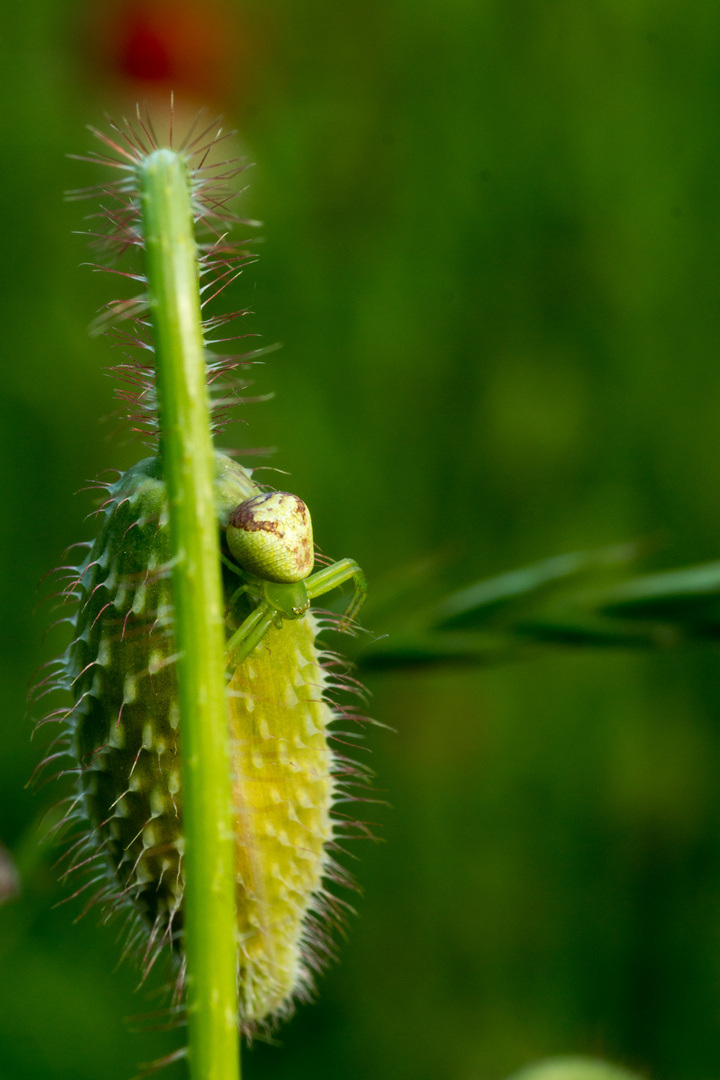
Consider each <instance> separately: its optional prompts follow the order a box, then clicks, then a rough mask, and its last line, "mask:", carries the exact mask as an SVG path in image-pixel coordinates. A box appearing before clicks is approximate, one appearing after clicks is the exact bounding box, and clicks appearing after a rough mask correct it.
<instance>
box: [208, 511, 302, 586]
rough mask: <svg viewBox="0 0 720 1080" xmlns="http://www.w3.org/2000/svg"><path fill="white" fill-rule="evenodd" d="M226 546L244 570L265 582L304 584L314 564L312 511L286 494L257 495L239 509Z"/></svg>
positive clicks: (231, 517)
mask: <svg viewBox="0 0 720 1080" xmlns="http://www.w3.org/2000/svg"><path fill="white" fill-rule="evenodd" d="M227 542H228V547H229V548H230V551H231V552H232V555H233V558H234V559H235V560H236V562H237V563H238V564H239V565H240V566H241V567H242V568H243V570H247V571H248V572H249V573H251V574H254V575H255V576H256V577H259V578H263V580H265V581H275V582H278V583H288V584H289V583H291V582H293V581H303V580H304V579H305V578H306V577H308V575H309V574H310V573H311V571H312V568H313V563H314V561H315V556H314V553H313V534H312V522H311V520H310V511H309V510H308V508H307V506H306V505H305V503H304V502H303V501H302V499H299V498H298V497H297V495H291V494H290V493H289V492H287V491H271V492H267V493H266V494H264V495H256V496H254V497H253V498H251V499H245V501H244V502H241V503H240V504H239V506H236V508H235V509H234V511H233V512H232V514H231V515H230V521H229V523H228V527H227Z"/></svg>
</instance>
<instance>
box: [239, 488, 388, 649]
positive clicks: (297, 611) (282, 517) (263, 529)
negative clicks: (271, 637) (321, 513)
mask: <svg viewBox="0 0 720 1080" xmlns="http://www.w3.org/2000/svg"><path fill="white" fill-rule="evenodd" d="M226 536H227V542H228V547H229V548H230V553H231V554H232V556H233V559H234V560H235V562H231V561H230V560H229V559H226V558H223V563H224V564H225V565H226V566H227V567H228V568H229V569H230V570H232V571H233V573H235V574H237V575H238V576H239V577H240V579H241V581H242V584H241V585H240V587H239V588H238V589H236V591H235V592H234V593H233V595H232V597H231V599H230V605H229V606H230V607H232V605H233V603H234V602H235V600H236V599H237V598H238V597H239V596H241V595H242V594H246V595H247V596H248V597H249V599H250V600H252V601H255V602H256V604H257V606H256V607H255V608H254V609H253V611H251V613H250V614H249V615H248V616H247V618H246V619H245V620H244V621H243V622H242V624H241V625H240V626H239V627H238V629H237V630H236V631H235V633H234V634H233V635H232V637H231V638H230V640H229V641H228V643H227V646H226V652H225V656H226V661H227V663H228V665H230V664H232V665H235V664H241V663H242V662H243V660H246V659H247V657H248V656H250V654H251V653H252V652H253V650H254V649H255V648H256V647H257V646H258V645H259V644H260V642H261V641H262V639H263V638H264V636H265V634H266V633H267V632H268V630H269V629H270V627H271V626H276V627H278V628H279V627H281V626H282V623H283V619H301V618H302V617H303V615H304V614H305V612H306V611H307V610H308V608H309V607H310V602H311V601H312V600H315V599H316V597H318V596H322V595H323V594H324V593H327V592H330V590H331V589H334V588H336V587H337V586H339V585H343V584H344V583H345V582H346V581H350V580H352V582H353V586H354V589H353V596H352V600H351V601H350V604H349V606H348V608H347V610H346V612H345V614H344V615H343V618H342V622H341V624H340V627H339V629H342V628H343V627H344V626H346V625H347V624H348V623H349V622H350V621H351V619H353V618H354V617H355V615H357V613H358V611H359V610H360V608H361V607H362V605H363V603H364V601H365V597H366V595H367V586H366V584H365V575H364V574H363V572H362V570H361V569H360V567H359V566H358V564H357V563H356V562H355V561H354V560H353V559H341V560H340V561H339V562H335V563H332V565H331V566H326V567H324V568H323V569H322V570H318V572H317V573H316V574H311V573H310V571H311V570H312V568H313V564H314V561H315V555H314V550H313V536H312V522H311V521H310V512H309V510H308V508H307V506H306V505H305V503H304V502H303V501H302V499H299V498H298V497H297V495H291V494H290V493H289V492H287V491H273V492H268V493H267V494H264V495H255V496H253V497H252V498H250V499H245V501H244V502H241V503H240V504H239V506H237V507H236V508H235V509H234V510H233V512H232V514H231V515H230V521H229V522H228V526H227V530H226Z"/></svg>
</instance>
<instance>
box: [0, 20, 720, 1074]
mask: <svg viewBox="0 0 720 1080" xmlns="http://www.w3.org/2000/svg"><path fill="white" fill-rule="evenodd" d="M1 24H2V26H1V30H0V92H1V95H2V102H3V107H2V110H0V131H1V133H2V137H1V139H0V148H1V152H2V158H3V169H2V173H1V174H0V190H1V191H2V203H1V206H2V210H1V211H0V213H1V214H2V243H3V251H2V259H1V260H0V312H1V322H0V325H2V327H3V334H2V346H1V348H2V365H3V368H2V370H3V378H2V380H0V479H1V481H2V507H3V512H2V515H1V516H0V545H1V548H0V551H1V559H2V566H3V568H4V572H3V574H2V579H1V580H0V597H1V599H0V610H2V613H3V617H2V622H1V624H0V633H1V634H2V649H1V650H0V652H1V656H0V665H2V685H3V691H4V701H5V707H4V709H3V714H2V718H1V719H0V724H2V728H1V732H2V751H1V752H0V840H2V841H3V842H4V843H5V844H6V845H7V846H8V847H9V848H10V849H11V850H12V851H14V852H15V853H16V855H17V856H18V859H19V860H20V862H21V864H22V866H23V867H24V868H26V869H27V870H28V881H27V884H26V888H25V893H24V896H23V897H22V898H21V899H20V900H18V901H15V902H13V903H11V904H7V905H6V906H5V907H4V908H2V909H0V1080H25V1078H32V1080H40V1078H42V1080H100V1078H102V1080H128V1078H129V1077H130V1076H131V1075H133V1074H134V1072H135V1071H136V1066H137V1064H138V1062H139V1061H149V1060H152V1059H153V1058H154V1057H158V1056H160V1055H161V1054H163V1053H167V1052H169V1051H170V1050H172V1049H173V1048H174V1047H175V1046H177V1045H178V1043H179V1038H180V1036H179V1035H178V1033H177V1032H174V1033H170V1034H166V1033H163V1032H149V1033H148V1032H145V1033H141V1034H128V1024H127V1022H126V1019H125V1018H126V1017H127V1016H128V1015H131V1014H143V1013H146V1012H147V1011H148V1010H150V1009H152V1008H154V1007H156V1006H159V1004H160V1003H161V1002H160V999H158V998H154V999H153V998H149V997H148V987H145V988H143V989H142V990H141V991H139V992H138V993H137V994H135V995H133V992H132V991H133V988H134V986H135V985H136V983H137V973H136V972H135V971H134V970H133V968H132V966H131V965H130V964H128V963H126V964H123V965H121V966H120V967H119V968H118V969H117V970H115V968H116V963H117V960H118V957H119V955H120V946H119V945H118V942H117V938H118V935H119V930H120V928H119V926H118V925H117V924H115V925H113V926H110V927H107V926H101V925H98V923H99V917H98V914H97V912H92V913H90V914H89V915H87V916H86V917H85V918H84V919H82V920H81V921H80V922H78V923H75V922H74V921H73V920H74V919H75V918H76V917H77V916H78V915H79V914H80V912H81V911H82V907H83V903H82V898H79V899H77V900H75V901H71V902H68V903H66V904H64V905H63V906H61V907H60V908H54V907H53V905H55V904H57V903H58V901H59V900H61V899H62V897H63V896H65V895H67V891H68V890H65V891H63V890H62V889H61V888H60V887H59V886H58V885H57V882H56V873H55V872H54V871H53V870H52V869H51V868H50V864H51V863H52V861H53V859H54V857H55V854H54V853H53V852H52V851H46V852H45V853H44V855H43V861H42V862H40V863H39V864H38V863H37V856H36V855H35V854H34V852H35V831H34V823H35V822H36V820H37V818H38V815H39V814H40V813H41V812H42V810H43V809H44V808H45V807H47V806H49V805H51V804H52V803H53V802H54V801H55V799H56V798H57V797H58V793H57V792H56V790H55V788H54V786H53V785H50V786H49V787H48V786H46V787H44V788H41V789H40V790H39V791H38V792H36V793H32V792H31V791H29V790H27V789H26V788H25V787H24V785H25V783H26V781H27V778H28V777H29V775H30V774H31V772H32V770H33V767H34V765H35V764H36V762H37V760H38V759H39V757H40V756H41V748H40V746H39V745H38V744H36V743H33V744H31V742H30V732H31V730H32V723H31V720H30V719H29V718H28V717H26V716H25V715H24V714H25V704H24V699H25V693H26V687H27V683H28V681H29V679H30V676H31V673H32V671H33V670H34V669H35V668H36V667H37V666H38V665H39V664H41V663H42V662H43V661H44V660H46V659H48V658H49V657H50V656H52V655H53V654H54V652H56V651H57V650H58V649H60V648H61V647H62V645H63V639H62V633H61V632H59V631H52V632H51V634H50V635H49V636H48V637H47V639H44V637H43V634H44V631H45V628H46V627H47V625H48V623H49V622H50V621H51V618H50V615H49V613H48V612H47V610H46V608H42V609H41V610H40V612H39V614H33V605H34V603H35V600H36V597H35V593H34V590H35V586H36V583H37V582H38V580H39V579H40V578H41V576H42V575H43V574H44V573H46V572H47V571H48V570H49V569H50V568H52V567H53V566H55V565H57V564H58V563H59V562H60V560H61V557H62V552H63V550H64V549H65V548H66V547H67V545H69V544H71V543H73V542H74V541H76V540H82V539H85V538H87V537H88V536H90V535H91V530H92V523H90V522H85V521H84V517H85V515H86V514H87V513H88V512H89V511H90V510H91V509H92V507H93V497H92V495H90V494H81V495H79V496H76V495H75V492H77V491H78V489H80V488H82V487H84V486H85V483H86V481H89V480H91V479H92V478H93V477H95V476H96V475H97V474H98V473H99V472H100V471H101V470H103V469H105V468H108V467H118V468H124V467H127V466H128V465H129V464H131V463H132V462H133V461H134V460H136V459H137V458H138V457H140V456H143V451H142V450H141V448H140V447H138V446H137V445H135V444H133V443H132V442H128V441H127V440H123V439H122V438H121V439H117V438H113V437H112V434H111V433H112V431H113V428H114V427H115V424H114V422H113V421H112V420H106V421H105V422H102V418H103V417H107V416H108V414H109V413H110V412H111V411H112V409H113V400H112V384H111V382H110V380H108V378H107V377H106V375H105V374H104V372H103V368H104V367H105V366H106V365H107V364H108V363H110V362H111V360H112V357H111V351H110V349H109V345H108V343H107V341H106V340H104V339H102V338H99V339H98V338H95V339H91V338H89V337H88V335H87V330H86V328H87V325H88V323H89V322H90V321H91V319H92V317H93V315H94V314H95V311H96V310H97V308H98V307H99V306H100V305H101V304H103V303H105V302H106V301H107V300H108V299H111V298H113V297H114V296H115V295H116V292H115V281H114V280H113V279H111V278H109V277H107V276H104V275H93V274H92V273H91V272H90V270H88V269H87V268H82V267H79V264H80V263H81V262H82V261H83V260H86V259H88V257H89V256H88V255H87V251H86V243H85V240H84V238H82V237H81V236H78V235H75V234H73V230H78V229H82V228H85V227H87V225H86V224H83V220H82V219H83V217H84V216H85V215H86V214H88V213H90V212H91V210H92V207H91V206H89V205H86V204H77V203H70V204H68V203H63V202H62V198H61V195H62V191H63V190H64V189H66V188H74V187H79V186H83V185H85V184H90V183H94V182H97V180H98V179H99V178H100V177H99V174H98V173H97V172H96V171H95V170H93V169H92V168H91V167H89V166H87V165H83V164H80V163H78V162H76V161H72V160H68V159H66V158H65V157H64V154H65V153H66V152H68V151H74V152H78V153H85V152H87V151H88V150H89V149H90V148H91V146H92V140H91V138H90V136H89V135H88V133H87V132H86V131H85V130H84V127H83V125H84V124H86V123H93V124H98V125H102V112H103V110H105V109H107V110H108V111H109V112H110V113H111V114H112V115H114V116H118V115H119V114H122V112H123V111H127V110H129V109H130V108H131V107H132V102H133V101H134V100H135V98H136V97H138V96H139V97H141V98H145V97H148V98H150V99H151V100H153V99H158V100H161V101H163V102H165V101H167V92H168V89H169V87H170V86H171V85H172V86H173V87H174V89H175V90H176V92H177V96H178V102H179V104H180V105H181V106H182V107H183V108H186V109H187V110H190V111H192V110H194V109H195V108H197V107H199V106H200V105H202V104H207V105H209V107H210V109H211V110H217V111H222V112H224V113H225V114H226V117H227V120H228V122H229V123H230V124H231V125H232V126H237V127H238V128H239V131H240V145H241V150H242V151H243V152H244V153H246V154H247V155H248V157H249V159H250V160H253V161H255V162H257V166H256V168H255V169H254V170H253V171H252V172H251V173H250V174H249V181H250V183H251V188H250V190H249V192H248V193H247V195H246V196H244V200H243V203H242V210H243V212H244V213H247V214H248V215H250V216H258V217H261V218H262V219H263V221H264V227H263V229H262V235H263V237H264V242H263V244H262V246H261V247H260V246H259V248H258V250H260V251H261V254H262V258H261V260H260V261H259V262H258V264H257V265H256V266H254V267H252V268H250V269H249V270H248V271H247V272H246V273H245V274H244V276H243V278H242V279H241V281H240V282H239V283H238V285H237V287H236V289H235V291H234V293H233V297H232V298H231V299H230V301H229V303H230V304H234V303H235V302H236V303H237V305H238V306H242V305H247V304H249V305H250V306H252V308H253V309H254V311H255V312H256V314H255V316H253V318H252V325H251V327H250V328H251V329H252V330H253V331H255V332H257V333H260V334H261V335H262V337H263V341H264V342H265V343H272V342H274V341H279V342H281V343H282V346H283V347H282V350H281V351H280V352H278V353H275V354H273V355H272V356H271V357H269V358H268V363H267V365H266V366H265V367H263V368H258V369H257V383H256V387H257V390H258V392H260V393H266V392H269V391H271V390H272V391H275V393H276V397H275V399H274V400H273V401H272V402H271V403H270V404H263V405H257V406H251V407H248V409H247V412H246V419H247V423H248V426H247V427H246V428H245V427H237V428H235V429H233V430H232V431H231V432H230V433H229V434H228V436H227V439H228V440H230V439H231V438H234V439H235V440H236V445H245V446H250V447H257V446H277V447H279V452H278V453H277V455H275V458H274V460H273V462H272V463H273V464H274V465H276V466H277V467H278V468H281V469H285V470H288V471H289V472H290V473H291V480H289V481H287V485H288V486H290V487H291V489H292V490H294V491H297V492H298V493H299V494H301V495H302V496H303V497H304V498H305V499H306V500H307V502H308V503H309V504H310V506H311V507H312V510H313V517H314V521H315V528H316V534H317V538H318V540H319V542H320V544H321V545H322V547H323V549H324V550H325V551H327V552H330V553H332V554H333V555H334V556H335V557H342V556H346V555H347V556H353V557H355V558H356V559H357V560H358V561H359V562H360V564H361V565H362V566H363V567H364V568H365V570H366V572H367V576H368V579H369V582H370V589H371V594H374V595H375V596H376V597H378V596H382V595H384V594H385V593H386V592H387V591H388V590H391V589H392V588H393V586H394V584H395V583H397V582H398V580H399V579H400V576H401V575H402V574H405V573H406V572H407V570H408V568H409V567H411V566H415V565H418V564H420V563H422V562H423V560H427V559H430V560H431V565H430V569H429V570H428V573H427V576H426V578H425V579H418V580H419V583H418V585H417V586H416V587H417V589H418V590H420V591H424V592H426V593H427V595H428V596H433V597H436V596H440V595H442V594H443V592H446V591H448V590H449V589H452V588H457V587H459V586H461V585H463V584H466V583H469V582H470V581H473V580H476V579H478V578H481V577H484V576H490V575H492V574H495V573H500V572H501V571H504V570H507V569H511V568H513V567H515V566H520V565H523V564H524V563H528V562H532V561H533V560H535V559H539V558H543V557H545V556H550V555H555V554H559V553H562V552H567V551H573V550H576V549H581V548H589V547H595V546H597V545H601V544H610V543H617V542H621V541H626V540H630V539H635V538H638V537H643V538H644V537H649V538H651V541H652V542H651V544H650V548H651V554H650V555H649V556H648V558H647V560H646V563H645V565H646V566H647V567H648V568H657V567H660V566H663V565H681V564H685V563H691V562H696V561H701V560H706V559H715V558H717V557H718V553H719V551H720V422H719V421H720V364H719V363H718V342H720V210H719V195H720V122H719V119H718V118H719V116H720V7H719V6H718V5H717V3H716V2H715V0H686V2H685V3H682V4H680V3H670V2H667V0H622V2H620V0H594V2H590V3H585V4H578V3H577V2H576V0H515V2H513V3H505V2H502V0H474V2H469V0H413V2H409V0H382V2H381V0H365V3H363V4H362V5H349V4H348V5H341V4H337V3H331V2H330V0H304V2H302V3H301V2H299V0H285V2H281V0H269V2H268V0H247V2H246V3H244V4H241V3H240V2H239V0H238V2H236V3H230V2H229V0H228V2H227V3H225V4H221V3H220V2H219V0H217V3H216V4H214V5H210V6H209V5H208V4H203V3H201V0H197V3H196V5H193V4H191V3H188V2H184V3H176V4H164V5H163V4H161V3H158V2H154V3H152V4H150V3H148V2H145V3H142V2H138V3H135V4H132V5H130V4H107V5H102V6H101V5H97V6H93V5H91V4H89V3H88V4H80V3H77V2H74V3H70V2H62V0H26V2H24V3H15V4H8V5H6V8H5V10H4V13H3V15H2V17H1ZM162 108H164V106H162ZM161 111H162V109H161ZM265 478H266V479H267V480H268V481H270V482H272V478H273V474H272V473H267V474H265ZM384 620H385V615H384V614H383V613H382V612H381V611H380V609H379V608H378V614H377V617H374V616H373V613H372V608H369V609H368V614H367V618H366V619H365V622H366V623H367V624H368V625H369V627H370V628H371V629H372V630H373V631H374V632H375V633H383V632H384V631H385V629H386V624H385V621H384ZM366 681H367V682H368V683H369V686H370V689H371V691H372V694H373V699H372V705H371V712H372V714H373V715H374V716H375V717H376V718H377V719H378V720H380V721H382V722H383V723H384V724H387V725H390V726H391V727H392V728H394V729H395V731H387V730H383V729H370V730H369V731H368V734H367V739H366V746H367V751H363V752H362V754H363V759H364V760H365V758H366V756H367V754H368V751H369V756H367V760H369V761H370V762H371V763H372V766H373V768H375V769H376V771H377V775H378V788H379V791H380V796H379V797H380V798H381V799H386V800H387V801H388V802H389V803H390V804H391V805H392V809H388V808H387V807H384V806H370V807H367V808H365V807H361V811H360V812H361V815H362V814H363V812H364V816H365V817H367V818H370V819H372V820H373V821H375V822H377V826H376V830H375V831H376V832H377V833H378V834H379V835H380V836H381V837H382V840H383V843H380V844H370V843H362V844H355V845H353V848H352V855H353V856H358V857H359V859H358V861H357V862H355V861H354V859H350V860H349V865H351V867H352V869H353V872H354V873H355V874H356V877H357V880H358V882H359V883H360V885H361V887H362V895H361V896H358V897H357V898H355V900H354V903H355V905H356V907H357V909H358V912H359V918H357V919H353V920H352V921H351V925H350V927H349V934H348V939H347V941H346V942H341V943H340V955H341V963H340V964H339V965H336V966H335V967H334V968H333V969H332V970H331V972H330V973H329V974H328V975H327V976H326V977H325V978H324V979H323V980H322V983H321V988H320V989H321V993H320V1000H319V1003H318V1004H316V1005H314V1006H310V1007H303V1008H301V1009H300V1011H299V1012H298V1014H297V1016H296V1017H295V1019H294V1020H293V1021H292V1022H291V1023H290V1024H288V1025H286V1026H285V1027H284V1028H283V1029H282V1030H281V1031H280V1032H279V1033H278V1036H277V1040H276V1041H277V1044H278V1045H276V1046H264V1045H257V1046H256V1047H255V1048H254V1049H253V1050H252V1052H250V1053H246V1055H245V1075H246V1077H248V1078H249V1080H254V1078H258V1080H260V1078H262V1080H291V1078H292V1080H300V1078H302V1077H305V1076H308V1077H309V1076H312V1077H313V1078H314V1080H324V1078H327V1080H330V1078H333V1080H334V1078H336V1077H338V1076H342V1077H346V1078H347V1080H355V1078H358V1080H360V1078H362V1080H366V1078H371V1077H372V1078H373V1080H390V1078H398V1080H404V1078H408V1080H431V1078H432V1080H440V1078H442V1080H475V1078H478V1080H500V1078H502V1077H503V1076H505V1075H507V1074H508V1073H510V1072H511V1071H513V1070H515V1069H518V1068H520V1067H521V1066H523V1065H525V1064H526V1063H528V1062H531V1061H533V1060H534V1059H536V1058H539V1057H543V1056H546V1055H551V1054H552V1055H554V1054H558V1053H577V1054H580V1053H582V1054H598V1055H603V1056H606V1057H608V1058H611V1059H614V1060H617V1061H619V1062H623V1063H625V1064H627V1065H629V1066H632V1067H635V1068H638V1069H640V1070H645V1071H646V1072H648V1073H649V1074H651V1075H652V1076H653V1077H655V1078H656V1080H665V1078H667V1080H671V1078H675V1080H681V1078H682V1080H701V1078H702V1080H709V1078H713V1077H720V798H718V794H717V790H718V786H719V782H720V758H719V754H718V750H719V749H720V746H719V743H720V673H719V671H718V657H717V649H716V648H714V647H712V646H698V647H696V648H694V649H689V648H688V649H683V650H678V651H667V652H665V653H658V654H654V655H644V654H642V655H641V654H631V653H629V652H623V651H619V650H618V651H605V652H602V653H593V652H590V651H586V652H583V653H581V652H571V651H560V650H558V651H555V652H548V653H546V654H545V655H543V656H540V657H537V658H535V659H533V660H532V661H526V662H522V663H520V662H518V663H516V664H505V665H503V666H499V667H492V668H488V669H486V670H468V669H465V670H459V669H449V668H448V669H444V670H435V671H429V670H428V671H422V672H417V671H414V672H412V673H410V672H398V673H392V674H391V673H386V674H383V675H382V676H380V675H374V676H371V677H368V678H367V680H366ZM40 741H42V740H40ZM33 863H34V865H35V869H34V870H33V869H32V866H33ZM156 985H157V984H156ZM130 1026H131V1027H137V1026H138V1025H137V1024H134V1025H133V1024H131V1025H130ZM140 1026H141V1027H143V1028H146V1027H147V1026H148V1024H147V1023H143V1024H141V1025H140ZM175 1070H176V1071H175V1075H180V1074H181V1071H182V1070H181V1068H177V1067H175ZM168 1075H170V1073H168Z"/></svg>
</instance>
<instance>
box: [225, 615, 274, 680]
mask: <svg viewBox="0 0 720 1080" xmlns="http://www.w3.org/2000/svg"><path fill="white" fill-rule="evenodd" d="M274 614H275V613H274V612H273V611H272V610H271V609H270V608H269V607H268V606H267V604H258V606H257V607H256V608H255V610H254V611H251V612H250V614H249V615H248V617H247V619H245V621H244V622H243V623H242V624H241V625H240V626H239V627H238V628H237V630H236V631H235V633H234V634H233V635H232V637H231V638H230V640H229V641H228V643H227V645H226V647H225V663H226V666H228V667H229V666H230V664H242V662H243V660H247V658H248V656H249V655H250V653H251V652H253V650H254V649H255V648H257V646H258V645H259V644H260V642H261V641H262V639H263V638H264V637H265V635H266V634H267V632H268V630H269V629H270V627H271V626H272V625H273V615H274Z"/></svg>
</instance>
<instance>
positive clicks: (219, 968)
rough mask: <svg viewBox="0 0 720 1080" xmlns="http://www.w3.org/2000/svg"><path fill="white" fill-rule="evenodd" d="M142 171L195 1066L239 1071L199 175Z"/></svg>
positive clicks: (145, 166)
mask: <svg viewBox="0 0 720 1080" xmlns="http://www.w3.org/2000/svg"><path fill="white" fill-rule="evenodd" d="M138 171H139V183H140V196H141V200H142V222H143V234H144V242H145V250H146V274H147V279H148V291H149V300H150V313H151V320H152V326H153V331H154V343H155V364H156V379H157V395H158V413H159V422H160V452H161V456H162V459H163V464H164V476H165V483H166V485H167V494H168V502H169V513H170V538H171V549H172V582H173V597H174V609H175V610H174V634H175V642H176V648H177V653H178V659H177V680H178V699H179V710H180V732H181V738H182V755H183V819H184V833H185V844H186V847H185V853H184V861H185V877H186V885H185V895H184V931H183V934H184V945H185V955H186V962H187V992H188V1055H189V1065H190V1075H191V1077H192V1080H239V1077H240V1054H239V1034H238V1024H237V987H236V942H235V935H236V920H235V853H234V840H233V832H234V829H233V816H232V792H231V765H230V746H229V734H228V720H227V703H226V696H225V671H224V629H223V604H222V593H221V583H220V556H219V550H218V539H217V523H216V516H215V508H214V499H213V476H214V457H213V446H212V438H211V434H210V413H209V405H208V394H207V388H206V380H205V352H204V343H203V336H202V327H201V311H200V294H199V281H198V269H197V248H196V244H195V236H194V228H193V217H192V204H191V195H190V180H189V176H188V172H187V168H186V166H185V163H184V161H183V159H182V157H181V156H180V155H179V154H177V153H175V152H174V151H172V150H168V149H162V150H156V151H154V152H153V153H151V154H150V155H148V157H147V158H145V159H144V160H143V161H142V163H141V164H140V166H139V169H138Z"/></svg>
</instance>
